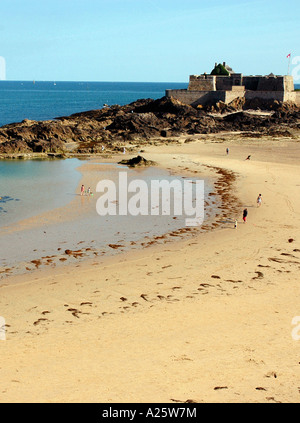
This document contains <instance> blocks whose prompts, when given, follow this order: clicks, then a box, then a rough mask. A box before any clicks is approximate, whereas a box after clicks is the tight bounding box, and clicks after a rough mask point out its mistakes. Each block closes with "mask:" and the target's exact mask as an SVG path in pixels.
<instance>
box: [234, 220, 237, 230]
mask: <svg viewBox="0 0 300 423" xmlns="http://www.w3.org/2000/svg"><path fill="white" fill-rule="evenodd" d="M236 228H237V220H236V219H235V221H234V229H236Z"/></svg>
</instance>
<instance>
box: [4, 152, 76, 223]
mask: <svg viewBox="0 0 300 423" xmlns="http://www.w3.org/2000/svg"><path fill="white" fill-rule="evenodd" d="M81 163H82V161H80V160H78V159H68V160H21V161H18V160H17V161H16V160H0V197H1V199H0V228H1V227H3V226H6V225H9V224H11V223H15V222H18V221H19V220H21V219H26V218H28V217H31V216H35V215H37V214H40V213H43V212H45V211H47V210H51V209H54V208H57V207H61V206H64V205H65V204H67V203H68V202H69V201H70V200H71V199H72V198H73V196H74V193H75V189H76V187H77V185H78V183H79V181H80V178H81V174H80V172H78V171H77V170H76V168H78V167H79V166H80V164H81Z"/></svg>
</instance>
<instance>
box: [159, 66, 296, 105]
mask: <svg viewBox="0 0 300 423" xmlns="http://www.w3.org/2000/svg"><path fill="white" fill-rule="evenodd" d="M166 96H167V97H174V98H176V99H177V100H179V101H181V102H182V103H185V104H190V105H192V106H198V105H202V106H205V105H207V104H214V103H216V102H218V101H223V102H224V103H226V104H229V103H230V102H231V101H233V100H235V99H236V98H241V97H243V98H245V100H253V99H255V98H258V99H259V100H262V101H274V100H277V101H282V102H292V103H296V104H297V105H298V106H300V91H295V90H294V81H293V77H292V76H291V75H284V76H282V75H274V74H272V73H271V74H270V75H266V76H262V75H255V76H253V75H250V76H244V75H243V74H242V73H235V72H234V71H233V70H232V69H231V68H230V67H229V66H228V65H227V64H226V63H225V62H223V64H220V63H219V64H217V63H216V64H215V68H214V69H213V71H212V72H211V74H206V73H204V74H202V75H190V80H189V85H188V88H187V89H181V90H166Z"/></svg>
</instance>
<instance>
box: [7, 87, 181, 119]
mask: <svg viewBox="0 0 300 423" xmlns="http://www.w3.org/2000/svg"><path fill="white" fill-rule="evenodd" d="M187 86H188V84H187V83H178V82H175V83H174V82H67V81H61V82H60V81H0V126H3V125H6V124H8V123H14V122H21V121H22V120H23V119H31V120H48V119H54V118H56V117H60V116H68V115H70V114H73V113H79V112H83V111H87V110H94V109H101V108H102V107H103V105H104V104H107V105H109V106H112V105H115V104H119V105H120V106H123V105H125V104H129V103H132V102H134V101H136V100H138V99H144V98H151V99H154V100H155V99H158V98H161V97H163V96H164V95H165V90H166V89H181V88H187Z"/></svg>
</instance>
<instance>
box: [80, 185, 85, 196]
mask: <svg viewBox="0 0 300 423" xmlns="http://www.w3.org/2000/svg"><path fill="white" fill-rule="evenodd" d="M83 194H84V185H81V188H80V195H83Z"/></svg>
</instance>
